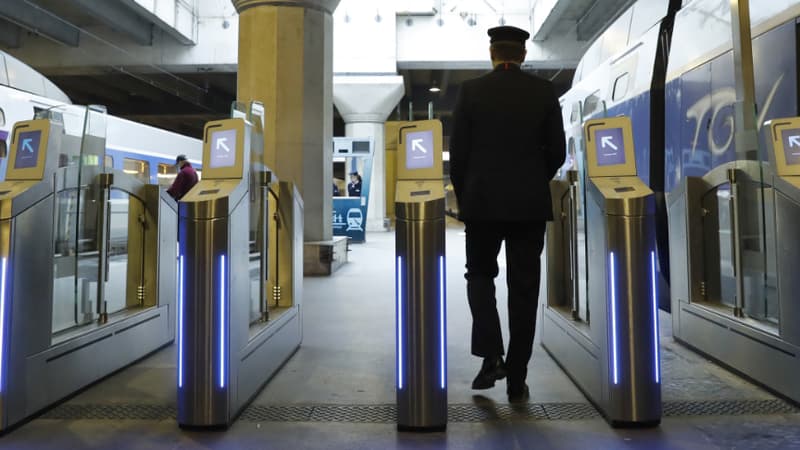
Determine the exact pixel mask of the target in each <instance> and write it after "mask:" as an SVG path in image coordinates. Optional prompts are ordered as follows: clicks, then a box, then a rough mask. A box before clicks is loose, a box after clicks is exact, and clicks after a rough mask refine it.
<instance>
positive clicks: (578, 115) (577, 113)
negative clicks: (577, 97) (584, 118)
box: [569, 102, 581, 123]
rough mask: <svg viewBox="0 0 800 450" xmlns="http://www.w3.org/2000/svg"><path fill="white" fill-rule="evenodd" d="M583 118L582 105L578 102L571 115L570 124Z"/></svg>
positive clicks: (573, 106) (574, 104) (574, 105)
mask: <svg viewBox="0 0 800 450" xmlns="http://www.w3.org/2000/svg"><path fill="white" fill-rule="evenodd" d="M580 118H581V103H580V102H576V103H573V105H572V112H571V113H570V115H569V122H570V123H575V122H577V121H578V120H580Z"/></svg>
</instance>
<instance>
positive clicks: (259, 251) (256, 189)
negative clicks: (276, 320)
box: [234, 103, 269, 325]
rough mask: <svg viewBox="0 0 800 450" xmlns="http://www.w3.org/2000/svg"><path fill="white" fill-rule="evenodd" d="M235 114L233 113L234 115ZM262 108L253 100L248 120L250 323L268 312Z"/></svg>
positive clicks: (266, 196)
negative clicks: (264, 264) (251, 132)
mask: <svg viewBox="0 0 800 450" xmlns="http://www.w3.org/2000/svg"><path fill="white" fill-rule="evenodd" d="M235 115H236V114H234V116H235ZM263 116H264V111H263V108H262V107H260V104H255V103H254V104H253V105H251V108H250V114H249V121H250V122H251V123H252V124H253V134H252V136H251V146H250V161H251V164H250V230H249V231H250V232H249V242H250V245H249V247H250V259H249V261H250V263H249V276H250V323H251V324H252V325H258V324H260V323H263V322H265V321H266V320H267V319H268V318H269V316H268V315H267V311H268V305H267V302H268V300H267V299H268V288H267V280H266V279H267V270H266V269H267V268H266V266H264V267H262V264H263V263H266V261H267V242H265V237H266V233H265V232H264V230H265V227H267V224H266V223H265V221H266V220H267V219H266V218H267V217H269V215H268V212H267V209H268V208H269V206H268V201H269V198H268V195H269V193H268V192H267V191H266V189H264V188H262V187H261V185H260V182H259V179H260V176H259V174H260V172H262V171H264V170H266V167H265V166H264V163H263V161H264V139H263V133H264V117H263Z"/></svg>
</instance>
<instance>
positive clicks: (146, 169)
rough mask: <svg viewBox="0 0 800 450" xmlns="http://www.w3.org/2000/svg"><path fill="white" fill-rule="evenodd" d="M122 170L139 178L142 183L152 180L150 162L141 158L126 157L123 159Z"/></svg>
mask: <svg viewBox="0 0 800 450" xmlns="http://www.w3.org/2000/svg"><path fill="white" fill-rule="evenodd" d="M122 163H123V169H122V171H123V172H125V173H127V174H128V175H133V176H134V177H135V178H136V179H137V180H139V181H141V182H142V183H145V184H147V183H149V182H150V163H149V162H147V161H142V160H141V159H132V158H125V159H123V161H122Z"/></svg>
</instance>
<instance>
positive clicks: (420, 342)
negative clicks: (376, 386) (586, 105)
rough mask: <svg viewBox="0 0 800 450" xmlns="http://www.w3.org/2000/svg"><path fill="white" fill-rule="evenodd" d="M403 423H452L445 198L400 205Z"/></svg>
mask: <svg viewBox="0 0 800 450" xmlns="http://www.w3.org/2000/svg"><path fill="white" fill-rule="evenodd" d="M395 211H396V217H397V222H396V231H395V242H396V244H395V245H396V250H395V252H396V265H397V266H396V283H397V288H396V289H397V290H396V295H397V312H396V313H397V428H398V429H400V430H407V431H420V430H443V429H444V428H445V427H446V426H447V373H446V371H447V368H446V366H447V358H446V351H445V348H446V336H445V334H446V332H445V330H446V328H445V311H446V310H445V277H444V274H445V259H444V252H445V245H444V244H445V237H444V198H438V199H434V200H430V201H426V202H423V203H402V202H398V203H396V205H395Z"/></svg>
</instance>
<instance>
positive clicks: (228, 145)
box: [209, 130, 236, 169]
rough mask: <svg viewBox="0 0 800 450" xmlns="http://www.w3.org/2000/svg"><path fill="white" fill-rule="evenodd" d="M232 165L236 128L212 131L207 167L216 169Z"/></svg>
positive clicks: (234, 159) (234, 160) (234, 162)
mask: <svg viewBox="0 0 800 450" xmlns="http://www.w3.org/2000/svg"><path fill="white" fill-rule="evenodd" d="M234 165H236V130H220V131H214V132H212V133H211V158H210V159H209V167H210V168H212V169H216V168H219V167H233V166H234Z"/></svg>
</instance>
